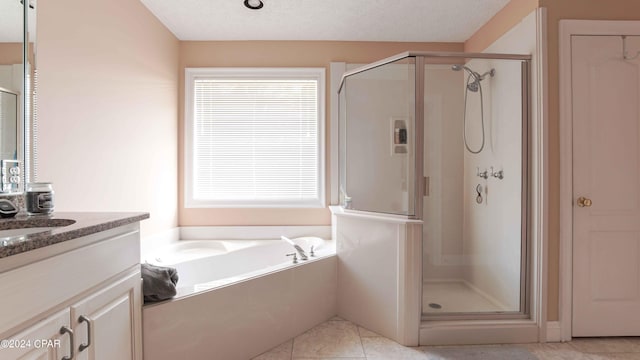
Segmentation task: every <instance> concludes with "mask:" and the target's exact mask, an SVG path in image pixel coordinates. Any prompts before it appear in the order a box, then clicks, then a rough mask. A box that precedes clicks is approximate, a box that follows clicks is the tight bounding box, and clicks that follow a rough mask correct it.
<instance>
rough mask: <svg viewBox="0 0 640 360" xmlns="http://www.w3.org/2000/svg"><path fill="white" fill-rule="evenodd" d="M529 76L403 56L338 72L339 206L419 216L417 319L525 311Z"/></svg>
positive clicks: (483, 61) (520, 58) (452, 59)
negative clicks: (419, 269)
mask: <svg viewBox="0 0 640 360" xmlns="http://www.w3.org/2000/svg"><path fill="white" fill-rule="evenodd" d="M529 74H530V56H528V55H513V54H485V53H481V54H471V53H436V52H407V53H403V54H399V55H397V56H394V57H391V58H388V59H385V60H382V61H379V62H377V63H373V64H369V65H366V66H363V67H360V68H357V69H354V70H352V71H347V72H346V73H345V74H344V76H343V78H342V83H341V85H340V89H339V156H338V157H339V201H340V205H341V207H342V208H343V209H344V210H343V211H344V212H346V213H359V214H369V215H372V214H373V215H376V216H388V217H392V218H395V219H407V220H411V221H414V222H415V221H416V220H417V221H422V234H421V235H422V273H421V278H422V281H421V284H422V292H421V293H422V297H421V299H420V300H421V301H420V305H421V313H422V319H421V320H422V321H431V320H451V319H524V318H527V317H528V316H529V297H530V296H529V293H530V289H529V286H530V285H529V282H530V281H529V275H528V263H529V258H530V250H529V243H528V234H529V231H528V223H529V221H528V220H529V218H528V211H527V209H528V202H529V199H528V197H529V196H528V194H529V187H528V178H529V177H528V172H529V170H528V163H529V161H528V158H529V154H528V134H529V131H528V126H529V125H528V124H529V102H530V100H529V76H530V75H529ZM363 241H364V240H363Z"/></svg>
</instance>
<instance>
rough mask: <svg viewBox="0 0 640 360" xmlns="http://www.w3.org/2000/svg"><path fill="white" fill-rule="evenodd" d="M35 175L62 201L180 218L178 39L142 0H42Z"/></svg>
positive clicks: (154, 227) (168, 222)
mask: <svg viewBox="0 0 640 360" xmlns="http://www.w3.org/2000/svg"><path fill="white" fill-rule="evenodd" d="M38 5H39V7H38V71H39V79H38V80H39V82H38V134H39V139H38V144H37V150H38V155H39V161H38V171H37V175H38V176H37V179H38V180H39V181H52V182H53V183H54V189H55V192H56V200H55V202H56V204H55V205H56V210H57V211H145V212H150V213H151V219H149V220H145V221H143V222H142V232H143V235H148V234H151V233H154V232H158V231H161V230H164V229H169V228H172V227H175V226H176V225H177V158H176V148H177V121H176V119H177V107H178V104H177V98H176V94H177V93H178V90H177V86H178V46H179V43H178V40H177V39H176V38H175V37H174V36H173V35H172V34H171V33H170V32H169V31H168V30H167V29H166V28H165V27H164V26H163V25H162V24H161V23H160V22H159V21H158V20H157V19H156V18H155V17H154V16H153V15H152V14H151V13H150V12H149V11H148V10H147V9H146V8H145V7H144V6H143V5H142V3H140V2H139V1H129V0H93V1H89V2H87V1H80V0H58V1H43V2H39V3H38Z"/></svg>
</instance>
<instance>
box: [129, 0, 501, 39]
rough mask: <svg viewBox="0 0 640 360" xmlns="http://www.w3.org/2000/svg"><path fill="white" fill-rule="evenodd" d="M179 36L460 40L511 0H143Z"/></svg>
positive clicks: (207, 37)
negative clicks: (252, 1) (255, 5)
mask: <svg viewBox="0 0 640 360" xmlns="http://www.w3.org/2000/svg"><path fill="white" fill-rule="evenodd" d="M141 1H142V3H143V4H145V6H146V7H147V8H149V10H151V12H152V13H154V14H155V15H156V17H158V19H160V21H162V23H164V24H165V25H166V26H167V27H168V28H169V30H171V31H172V32H173V33H174V34H175V35H176V37H178V39H180V40H343V41H417V42H432V41H446V42H463V41H465V40H467V39H468V38H469V37H470V36H471V35H472V34H473V33H474V32H475V31H476V30H478V29H479V28H480V27H481V26H482V25H483V24H484V23H486V22H487V21H488V20H489V19H490V18H491V17H492V16H493V15H494V14H495V13H496V12H498V11H499V10H500V9H501V8H502V7H503V6H505V5H506V4H507V3H508V2H509V0H263V3H264V7H263V8H262V9H260V10H250V9H247V8H246V7H245V6H244V4H243V2H244V0H180V1H178V0H141Z"/></svg>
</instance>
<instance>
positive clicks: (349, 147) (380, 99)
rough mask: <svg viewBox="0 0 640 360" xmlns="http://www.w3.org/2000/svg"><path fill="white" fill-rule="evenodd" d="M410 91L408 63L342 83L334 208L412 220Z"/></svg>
mask: <svg viewBox="0 0 640 360" xmlns="http://www.w3.org/2000/svg"><path fill="white" fill-rule="evenodd" d="M347 89H348V91H347ZM415 91H416V89H415V58H413V57H410V58H406V59H402V60H399V61H395V62H392V63H388V64H385V65H382V66H379V67H376V68H373V69H370V70H367V71H364V72H361V73H357V74H354V75H350V76H349V77H348V78H347V79H346V80H345V82H344V83H343V86H342V88H341V90H340V111H339V114H340V129H339V133H340V136H339V147H340V150H339V151H340V157H341V159H344V160H345V161H341V162H340V164H341V168H340V202H341V204H342V206H343V207H345V208H346V209H354V210H362V211H370V212H378V213H388V214H397V215H406V216H412V215H414V214H415V166H414V164H415V139H416V134H415V131H414V129H415ZM347 104H348V106H347Z"/></svg>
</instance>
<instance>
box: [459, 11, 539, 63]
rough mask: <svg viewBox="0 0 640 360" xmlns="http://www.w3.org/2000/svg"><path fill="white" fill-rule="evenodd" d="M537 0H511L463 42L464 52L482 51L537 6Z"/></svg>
mask: <svg viewBox="0 0 640 360" xmlns="http://www.w3.org/2000/svg"><path fill="white" fill-rule="evenodd" d="M538 1H539V0H511V1H510V2H509V3H507V5H505V7H503V8H502V10H500V11H499V12H498V13H497V14H496V15H494V16H493V17H492V18H491V19H490V20H489V21H488V22H486V23H485V24H484V25H482V27H480V29H478V31H476V32H475V33H474V34H473V35H471V37H470V38H469V39H467V41H465V43H464V51H466V52H482V51H483V50H484V49H486V48H487V47H488V46H489V45H491V44H492V43H493V42H494V41H496V40H498V38H500V37H501V36H502V35H504V34H505V33H506V32H507V31H509V30H510V29H511V28H513V27H514V26H516V25H517V24H518V23H519V22H520V21H521V20H522V19H523V18H524V17H525V16H527V15H529V14H530V13H531V12H532V11H533V10H534V9H536V8H537V7H538Z"/></svg>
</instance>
